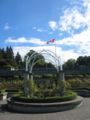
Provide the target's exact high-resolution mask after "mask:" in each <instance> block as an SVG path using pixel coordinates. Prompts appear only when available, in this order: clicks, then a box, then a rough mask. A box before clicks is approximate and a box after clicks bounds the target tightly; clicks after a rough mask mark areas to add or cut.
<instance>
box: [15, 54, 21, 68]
mask: <svg viewBox="0 0 90 120" xmlns="http://www.w3.org/2000/svg"><path fill="white" fill-rule="evenodd" d="M15 61H16V64H17V68H22V58H21V55H20V54H19V52H17V54H16V56H15Z"/></svg>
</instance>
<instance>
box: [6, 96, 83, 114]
mask: <svg viewBox="0 0 90 120" xmlns="http://www.w3.org/2000/svg"><path fill="white" fill-rule="evenodd" d="M82 101H83V98H82V97H80V96H77V98H76V99H74V100H70V101H65V102H54V103H25V102H17V101H11V99H8V100H7V102H8V104H7V106H8V109H9V110H12V111H14V112H24V113H48V112H59V111H65V110H69V109H73V108H75V107H77V106H78V105H80V104H81V103H82Z"/></svg>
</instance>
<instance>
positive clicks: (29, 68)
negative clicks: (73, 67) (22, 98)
mask: <svg viewBox="0 0 90 120" xmlns="http://www.w3.org/2000/svg"><path fill="white" fill-rule="evenodd" d="M40 55H43V56H44V57H45V60H46V61H47V62H51V63H52V64H53V65H54V66H55V69H56V75H57V79H58V81H61V85H60V86H61V88H62V89H61V90H60V94H61V95H63V94H64V73H63V70H62V65H61V61H60V57H58V56H57V55H56V54H55V53H54V52H52V51H50V50H42V51H40V52H39V53H36V52H34V53H32V54H31V55H30V56H29V55H27V56H26V67H25V70H26V75H25V81H24V93H25V95H26V96H29V95H30V89H29V87H28V81H30V80H32V79H33V68H34V66H35V65H36V64H37V63H38V62H39V61H41V60H44V57H43V56H40ZM38 56H40V58H39V59H38ZM45 70H46V69H45Z"/></svg>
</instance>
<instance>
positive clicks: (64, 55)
mask: <svg viewBox="0 0 90 120" xmlns="http://www.w3.org/2000/svg"><path fill="white" fill-rule="evenodd" d="M13 50H14V53H15V54H16V53H17V52H19V53H20V54H21V56H22V57H24V56H25V55H26V54H27V52H29V51H30V50H35V51H36V52H40V51H41V50H50V51H52V52H53V53H54V54H56V55H57V57H60V61H61V64H62V63H63V62H65V61H67V60H68V59H70V58H74V59H76V58H77V57H78V56H79V54H78V53H75V52H74V50H68V51H66V50H62V48H61V47H56V48H55V46H39V47H25V46H22V47H20V46H18V47H14V48H13ZM49 57H50V56H48V59H49Z"/></svg>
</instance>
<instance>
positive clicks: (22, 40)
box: [5, 37, 45, 45]
mask: <svg viewBox="0 0 90 120" xmlns="http://www.w3.org/2000/svg"><path fill="white" fill-rule="evenodd" d="M5 42H6V43H8V42H10V43H32V44H37V45H44V44H45V41H42V40H40V39H38V38H29V39H27V38H25V37H21V38H17V39H13V38H8V39H6V40H5Z"/></svg>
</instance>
